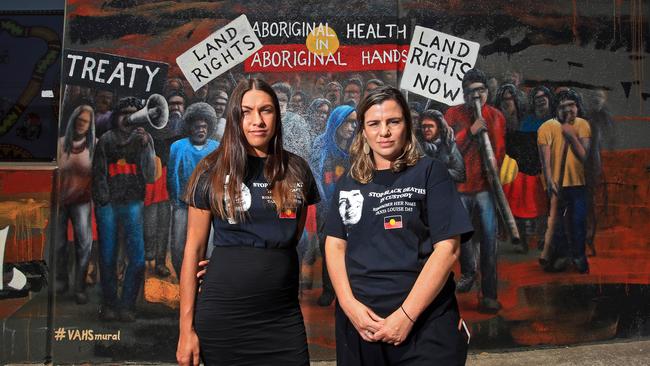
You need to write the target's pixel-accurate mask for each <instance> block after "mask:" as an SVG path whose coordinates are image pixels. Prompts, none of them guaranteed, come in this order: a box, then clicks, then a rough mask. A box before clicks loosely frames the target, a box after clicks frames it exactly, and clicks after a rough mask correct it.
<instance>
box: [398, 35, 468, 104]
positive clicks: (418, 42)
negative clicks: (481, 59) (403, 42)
mask: <svg viewBox="0 0 650 366" xmlns="http://www.w3.org/2000/svg"><path fill="white" fill-rule="evenodd" d="M479 48H480V45H479V44H478V43H477V42H471V41H468V40H465V39H462V38H458V37H454V36H452V35H449V34H445V33H442V32H438V31H436V30H433V29H429V28H424V27H421V26H416V27H415V30H414V31H413V37H412V38H411V47H410V49H409V53H408V56H407V61H406V66H405V67H404V75H403V76H402V81H401V83H400V88H402V89H405V90H408V91H410V92H413V93H416V94H419V95H422V96H424V97H427V98H429V99H432V100H435V101H438V102H441V103H445V104H447V105H450V106H453V105H458V104H462V103H463V90H462V89H463V88H462V80H463V76H464V75H465V73H466V72H467V71H468V70H470V69H471V68H473V67H474V64H475V63H476V58H477V56H478V51H479Z"/></svg>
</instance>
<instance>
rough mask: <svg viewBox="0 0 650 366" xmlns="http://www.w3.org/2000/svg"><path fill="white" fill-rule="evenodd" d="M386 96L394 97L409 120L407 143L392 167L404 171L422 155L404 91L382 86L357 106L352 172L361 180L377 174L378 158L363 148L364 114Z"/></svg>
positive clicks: (369, 178) (352, 146)
mask: <svg viewBox="0 0 650 366" xmlns="http://www.w3.org/2000/svg"><path fill="white" fill-rule="evenodd" d="M387 100H394V101H395V102H397V104H398V105H399V106H400V107H401V108H402V114H403V118H404V122H405V123H406V143H405V144H404V149H403V150H402V153H401V154H400V155H399V156H398V157H397V159H395V161H393V162H391V164H390V169H391V170H392V171H393V172H396V173H397V172H401V171H402V170H404V169H406V167H409V166H413V165H415V164H416V163H417V162H418V160H420V158H421V157H422V151H421V149H420V145H419V144H418V142H417V139H416V137H415V133H414V131H413V120H412V119H411V111H410V109H409V106H408V103H407V102H406V99H405V98H404V96H403V95H402V93H401V92H400V91H399V90H398V89H396V88H394V87H392V86H381V87H378V88H376V89H374V90H373V91H371V92H370V93H368V95H367V96H365V97H364V98H363V99H362V100H361V102H360V103H359V107H358V108H357V121H358V125H357V132H356V134H355V136H354V139H353V140H352V144H351V145H350V162H351V165H350V176H351V177H352V178H353V179H354V180H356V181H357V182H359V183H362V184H366V183H368V182H370V181H371V180H372V178H373V176H374V170H375V161H374V158H373V154H372V151H371V152H370V154H366V153H364V152H363V145H364V143H365V140H366V139H365V138H364V137H363V133H362V132H363V127H364V122H365V121H364V116H365V114H366V112H367V111H368V109H370V107H372V106H374V105H378V104H382V103H383V102H385V101H387Z"/></svg>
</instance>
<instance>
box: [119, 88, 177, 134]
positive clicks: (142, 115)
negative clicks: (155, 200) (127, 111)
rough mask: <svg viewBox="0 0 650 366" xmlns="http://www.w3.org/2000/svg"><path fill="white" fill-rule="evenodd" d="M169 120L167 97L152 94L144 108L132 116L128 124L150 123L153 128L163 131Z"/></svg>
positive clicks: (127, 121) (128, 119)
mask: <svg viewBox="0 0 650 366" xmlns="http://www.w3.org/2000/svg"><path fill="white" fill-rule="evenodd" d="M168 120H169V108H168V106H167V101H166V100H165V97H163V96H162V95H160V94H151V96H150V97H149V99H147V104H146V105H145V106H144V108H142V109H140V110H139V111H137V112H135V113H133V114H131V115H130V116H129V118H127V120H126V123H127V124H129V125H131V126H140V125H146V124H147V123H148V124H150V125H151V127H153V128H155V129H157V130H162V129H163V128H165V126H166V125H167V121H168Z"/></svg>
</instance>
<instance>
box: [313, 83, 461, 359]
mask: <svg viewBox="0 0 650 366" xmlns="http://www.w3.org/2000/svg"><path fill="white" fill-rule="evenodd" d="M357 116H358V117H357V118H358V121H359V124H358V127H357V128H358V130H357V134H356V137H355V139H354V141H353V142H352V146H351V147H350V156H351V168H350V171H349V172H348V173H347V174H345V175H344V176H343V177H341V179H340V180H339V182H338V186H337V188H336V192H335V194H334V197H333V199H332V207H331V209H330V210H329V217H328V220H327V223H326V227H325V232H326V234H327V235H328V236H327V240H326V244H325V250H326V256H327V267H328V270H329V273H330V276H331V278H332V284H333V285H334V290H335V291H336V297H337V299H338V302H337V306H336V359H337V362H338V365H346V366H347V365H373V366H374V365H458V364H463V363H464V361H465V356H466V351H467V344H466V339H467V338H466V337H463V333H464V330H462V327H461V326H460V318H459V313H458V305H457V303H456V297H455V295H454V287H455V285H454V281H453V275H452V274H451V268H452V266H453V265H454V263H455V262H456V260H457V258H458V256H459V254H460V245H459V243H460V238H461V236H464V238H463V239H464V240H466V239H467V236H469V235H471V232H472V226H471V222H470V220H469V217H468V214H467V211H466V210H465V208H464V207H463V205H462V203H461V200H460V197H459V194H458V192H457V191H456V188H455V186H454V183H453V182H452V179H451V178H450V176H449V173H448V172H447V168H446V167H445V166H444V165H443V164H442V163H440V162H439V161H437V160H434V159H431V158H428V157H422V156H420V152H419V150H418V148H417V142H416V139H415V136H414V133H413V132H414V131H413V127H412V122H411V114H410V113H409V109H408V105H407V103H406V100H405V99H404V97H403V96H402V94H401V93H400V92H399V90H397V89H395V88H392V87H379V88H377V89H375V90H373V91H372V92H370V93H369V94H368V95H367V96H366V97H365V98H364V99H363V100H362V101H361V103H360V104H359V107H358V110H357Z"/></svg>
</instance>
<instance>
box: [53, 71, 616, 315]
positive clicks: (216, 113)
mask: <svg viewBox="0 0 650 366" xmlns="http://www.w3.org/2000/svg"><path fill="white" fill-rule="evenodd" d="M290 75H291V76H290V77H287V75H279V74H269V75H251V77H262V78H265V79H267V80H272V81H274V83H273V84H271V85H272V88H273V91H274V92H275V94H276V95H277V99H278V102H279V113H280V115H281V121H282V133H283V145H284V148H285V149H286V150H287V151H289V152H291V153H293V154H296V155H297V156H299V157H301V158H302V159H304V160H305V161H306V162H307V163H308V165H309V168H310V169H311V172H312V173H313V176H314V179H315V184H316V187H317V190H318V193H319V195H320V202H318V203H317V204H316V205H314V206H310V207H309V209H308V211H307V216H306V225H305V231H304V233H303V234H302V236H301V238H300V240H299V243H298V255H299V260H300V262H301V263H302V270H301V273H302V279H301V284H300V285H301V288H303V289H307V288H311V286H312V283H313V277H314V276H313V264H314V263H315V261H316V259H317V257H318V256H319V255H320V256H322V257H323V259H324V261H323V266H322V272H323V273H322V288H323V289H322V293H321V294H320V297H319V298H318V304H319V305H321V306H328V305H330V304H331V303H332V301H333V300H334V298H335V292H334V288H333V286H332V283H331V280H330V276H329V274H328V271H327V267H328V266H327V265H326V259H327V258H326V254H325V239H326V232H325V222H326V218H327V215H328V211H329V208H330V207H331V206H332V202H331V201H332V199H333V198H334V193H335V191H336V189H335V187H336V184H337V182H338V181H339V179H340V178H341V177H342V176H343V175H344V173H345V172H346V171H348V170H349V169H350V146H351V144H352V142H353V140H354V138H355V135H356V134H357V132H358V117H359V116H358V115H357V112H358V111H357V110H356V108H357V107H358V105H359V103H360V101H361V99H362V98H363V97H364V96H365V95H367V94H368V93H369V92H371V91H372V90H374V89H376V88H377V87H380V86H383V85H393V86H396V85H397V83H398V80H397V76H398V73H397V72H395V71H384V72H377V73H374V72H363V73H351V74H329V73H327V74H325V73H323V74H310V75H309V76H308V77H307V76H303V77H304V79H301V75H303V74H290ZM241 79H245V77H244V76H243V75H242V74H230V73H229V74H228V76H227V77H220V78H218V79H216V80H214V81H213V82H211V83H209V84H208V85H206V86H205V87H204V88H202V89H200V90H198V91H196V92H191V91H190V90H189V88H188V87H187V86H186V84H185V83H184V82H183V81H182V80H181V79H169V80H168V81H167V83H166V86H165V90H164V91H163V95H164V97H165V99H166V101H167V105H168V111H167V114H168V116H169V117H168V122H167V125H166V126H165V127H164V128H162V129H157V128H155V127H153V126H150V125H149V124H148V123H143V124H141V123H137V122H133V121H129V117H130V116H132V115H133V113H135V112H137V111H140V110H141V109H143V108H144V107H145V106H144V103H143V100H142V99H140V98H135V97H131V96H126V97H122V96H120V97H118V96H116V95H114V94H113V93H111V92H109V91H104V90H94V91H93V90H88V89H86V88H82V87H78V86H70V85H69V86H67V87H66V92H65V96H64V102H63V103H64V104H63V109H62V113H63V118H62V121H64V122H65V123H62V126H61V138H60V148H59V165H60V168H61V192H60V195H59V196H60V200H61V211H60V212H61V215H59V227H60V229H59V231H58V232H59V239H58V240H57V255H58V256H57V258H58V260H59V264H58V267H57V268H59V270H58V272H57V291H58V292H59V293H63V292H65V291H67V290H68V287H69V279H68V272H71V271H65V270H61V269H63V268H68V264H67V259H68V257H69V256H68V253H67V252H68V249H69V247H70V245H68V239H69V238H70V239H72V240H74V248H75V254H76V255H75V260H76V265H75V268H76V270H75V274H74V276H73V279H74V280H73V289H74V296H75V300H76V301H77V302H78V303H80V304H84V303H86V302H87V301H88V295H87V293H86V283H87V282H88V277H89V276H88V273H89V272H90V270H89V266H90V267H91V268H92V267H96V265H94V261H98V264H99V269H100V270H99V274H100V283H101V286H102V296H103V298H102V308H101V311H100V316H101V318H102V319H105V320H114V319H121V320H124V321H133V320H135V319H136V315H135V312H134V310H135V304H136V300H137V297H138V294H139V293H140V288H141V286H142V285H143V281H144V271H145V269H146V268H149V269H150V270H151V272H152V273H153V274H154V275H156V276H159V277H161V278H165V277H168V276H170V274H171V270H172V269H173V271H174V272H175V273H176V275H177V276H178V275H179V274H180V271H181V264H182V262H183V252H184V249H185V235H186V232H187V220H188V217H187V212H188V206H187V203H186V201H185V199H184V192H185V189H186V187H187V184H188V182H189V181H190V177H191V175H192V172H193V170H194V168H195V167H196V166H197V165H198V164H199V162H200V161H201V159H203V158H204V157H206V156H207V155H209V154H210V153H211V152H213V151H215V149H217V147H218V146H219V144H220V142H221V141H222V139H223V138H224V131H225V128H226V119H227V116H226V115H225V114H226V110H227V105H228V102H229V98H230V96H231V95H232V90H233V88H234V85H235V83H236V82H238V81H240V80H241ZM534 84H535V83H534V82H532V81H524V80H523V78H522V76H521V74H520V73H507V74H506V75H505V76H504V78H503V80H500V81H499V80H497V78H494V77H493V78H490V77H488V76H486V75H485V74H484V73H483V72H481V71H480V70H477V69H473V70H470V71H468V73H467V74H466V75H465V78H464V81H463V93H464V98H465V99H464V100H465V103H464V104H462V105H459V106H454V107H451V108H447V107H446V106H444V105H442V104H439V103H435V102H432V101H429V100H426V99H423V98H421V97H419V96H416V95H413V94H412V93H411V95H407V98H408V100H409V101H410V102H409V108H410V114H411V118H412V122H413V129H414V133H415V135H416V136H417V139H418V149H420V151H421V152H422V153H423V154H425V155H427V156H429V157H432V158H434V159H436V160H438V161H440V162H442V163H443V165H444V166H445V167H446V169H447V172H448V173H449V175H450V176H451V178H452V180H453V182H454V183H456V188H457V189H458V191H459V193H460V199H461V201H462V203H463V204H464V206H465V208H466V209H467V210H468V212H469V214H470V216H471V218H472V222H473V224H474V226H475V229H476V230H475V231H476V233H477V234H476V235H475V236H474V239H472V240H469V241H466V242H463V243H462V244H461V250H460V262H461V277H460V279H459V281H458V285H457V291H458V292H468V291H470V290H471V288H472V286H473V284H474V283H475V282H476V281H477V279H479V278H480V289H481V295H480V302H479V311H484V312H488V313H494V312H497V311H499V309H500V307H501V305H500V303H499V301H498V299H497V297H498V296H497V243H498V240H499V238H502V239H503V237H504V236H505V235H506V234H505V231H506V230H505V229H503V227H504V225H502V224H500V223H499V215H498V213H497V209H496V205H495V202H494V200H495V198H494V195H493V192H491V190H490V188H489V184H488V182H487V180H486V175H485V174H486V173H485V172H484V170H483V166H482V159H483V157H482V156H481V153H480V147H479V143H478V140H479V139H478V136H479V135H480V134H481V133H483V131H487V136H488V137H489V141H490V143H491V145H492V148H493V150H494V155H495V158H496V161H493V162H491V164H494V166H495V167H496V169H497V171H498V172H500V178H501V180H502V182H501V183H502V184H503V189H504V191H505V194H506V197H507V198H508V203H509V207H510V209H511V211H512V213H513V215H514V217H515V219H516V223H517V227H518V229H519V232H520V234H521V240H520V241H519V242H515V243H513V247H514V248H515V250H516V251H518V252H524V253H525V252H528V248H529V246H531V245H532V246H536V245H537V243H536V242H533V241H532V238H538V239H539V244H538V246H539V248H540V250H541V254H540V258H539V261H540V264H541V266H542V268H543V269H544V270H546V271H564V270H567V269H568V268H571V267H572V268H575V269H576V270H577V271H578V272H580V273H586V272H588V271H589V264H588V260H587V252H588V251H587V250H586V249H585V247H587V249H589V250H590V251H591V253H590V254H595V249H594V248H593V229H592V228H593V227H594V225H595V222H594V220H593V217H595V215H590V214H589V212H591V211H590V210H593V199H592V197H593V194H594V189H595V188H596V186H597V184H598V182H599V180H600V179H601V171H600V168H599V164H600V163H599V162H600V158H599V151H600V149H601V145H602V143H603V139H604V137H605V136H607V135H608V133H609V132H608V131H609V128H611V115H610V114H609V112H608V111H607V108H606V106H605V103H606V92H605V91H603V90H596V91H593V92H592V93H591V94H589V95H590V97H591V98H589V100H588V102H589V103H588V104H589V106H588V107H585V103H584V101H583V99H584V98H583V97H582V96H581V95H580V94H579V93H577V92H575V91H573V90H571V89H569V88H566V87H558V86H553V89H554V90H551V86H543V85H534ZM476 101H479V102H480V105H481V113H480V117H478V115H477V113H476V107H475V105H476ZM567 212H568V216H567V215H566V214H565V213H567ZM93 213H94V220H96V224H97V225H96V226H97V232H96V235H95V234H94V233H93V225H92V221H93V218H92V217H93ZM588 218H591V219H589V220H588ZM68 221H70V222H71V227H72V233H73V235H68V230H67V226H68ZM500 227H501V228H500ZM94 237H95V239H96V241H97V243H96V244H95V245H94V244H93V242H94V239H93V238H94ZM93 247H96V253H95V251H93V250H92V249H93ZM168 257H169V258H171V264H172V268H169V267H168V265H167V258H168ZM118 279H119V280H118ZM119 281H122V284H121V288H122V290H121V291H118V287H119ZM118 293H121V295H118Z"/></svg>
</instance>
